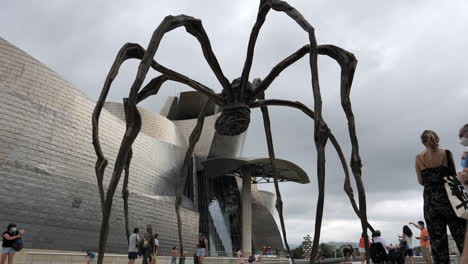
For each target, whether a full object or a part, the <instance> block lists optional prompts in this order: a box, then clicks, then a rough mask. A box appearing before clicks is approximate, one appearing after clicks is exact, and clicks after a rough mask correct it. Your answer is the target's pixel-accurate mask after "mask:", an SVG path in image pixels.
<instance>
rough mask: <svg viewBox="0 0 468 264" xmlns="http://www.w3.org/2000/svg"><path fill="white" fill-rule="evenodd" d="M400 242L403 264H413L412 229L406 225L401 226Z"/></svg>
mask: <svg viewBox="0 0 468 264" xmlns="http://www.w3.org/2000/svg"><path fill="white" fill-rule="evenodd" d="M401 242H402V248H403V256H404V257H405V264H414V250H413V231H411V229H410V228H409V226H407V225H405V226H403V234H402V235H401Z"/></svg>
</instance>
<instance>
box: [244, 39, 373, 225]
mask: <svg viewBox="0 0 468 264" xmlns="http://www.w3.org/2000/svg"><path fill="white" fill-rule="evenodd" d="M317 51H318V53H319V54H320V55H326V56H329V57H331V58H332V59H334V60H336V61H337V62H338V64H339V65H340V67H341V85H340V86H341V88H340V89H341V104H342V107H343V110H344V112H345V114H346V117H347V119H348V130H349V134H350V137H351V144H352V156H351V169H352V171H353V176H354V178H355V181H356V185H357V188H358V195H359V209H360V210H356V209H355V211H356V212H359V214H358V216H359V218H360V219H361V225H362V228H363V232H364V233H365V234H366V233H367V232H366V226H368V227H369V226H370V225H368V224H367V213H366V196H365V189H364V184H363V182H362V178H361V167H362V163H361V158H360V155H359V143H358V140H357V136H356V126H355V122H354V114H353V112H352V108H351V101H350V92H351V85H352V82H353V77H354V72H355V69H356V65H357V60H356V58H355V56H354V55H353V54H352V53H350V52H348V51H346V50H344V49H342V48H339V47H336V46H333V45H319V46H318V47H317ZM308 52H310V45H305V46H303V47H302V48H301V49H299V50H297V51H296V52H295V53H293V54H292V55H290V56H289V57H287V58H286V59H284V60H282V61H281V62H280V63H278V64H277V65H276V66H275V67H273V69H272V70H271V71H270V73H269V74H268V75H267V76H266V78H265V79H264V80H263V81H262V82H261V83H260V84H258V86H257V87H256V88H255V89H254V90H253V94H252V98H251V99H250V101H249V103H252V102H253V101H254V100H255V99H256V98H258V96H259V95H260V94H261V93H263V92H264V91H265V90H266V89H268V87H269V86H270V84H271V83H272V82H273V81H274V80H275V78H276V77H278V75H279V74H280V73H281V72H282V71H283V70H284V69H286V68H287V67H289V66H290V65H291V64H293V63H294V62H296V61H298V60H299V59H300V58H302V57H303V56H304V55H305V54H307V53H308ZM332 143H333V142H332ZM345 190H348V191H347V194H348V196H349V197H350V199H351V196H350V195H352V188H351V185H350V182H349V180H346V181H345ZM352 200H354V198H353V199H352ZM354 207H355V206H354V205H353V208H354ZM369 229H370V230H371V231H372V230H373V229H372V228H369Z"/></svg>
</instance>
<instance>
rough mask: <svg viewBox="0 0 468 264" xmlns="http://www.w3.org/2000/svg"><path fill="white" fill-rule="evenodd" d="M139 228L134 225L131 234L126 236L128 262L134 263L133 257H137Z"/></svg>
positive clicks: (129, 263)
mask: <svg viewBox="0 0 468 264" xmlns="http://www.w3.org/2000/svg"><path fill="white" fill-rule="evenodd" d="M139 232H140V230H139V229H138V228H137V227H135V228H134V229H133V234H131V235H130V237H129V238H128V264H134V263H135V259H137V258H138V241H140V235H139V234H138V233H139Z"/></svg>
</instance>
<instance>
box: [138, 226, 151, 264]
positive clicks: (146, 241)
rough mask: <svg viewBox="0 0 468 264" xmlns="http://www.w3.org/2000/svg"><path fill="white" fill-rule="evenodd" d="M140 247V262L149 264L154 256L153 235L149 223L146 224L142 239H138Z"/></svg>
mask: <svg viewBox="0 0 468 264" xmlns="http://www.w3.org/2000/svg"><path fill="white" fill-rule="evenodd" d="M140 248H141V250H142V253H143V261H142V264H150V263H151V261H152V259H153V258H154V254H153V253H154V236H153V227H152V226H151V225H147V226H146V234H145V236H143V239H142V240H140Z"/></svg>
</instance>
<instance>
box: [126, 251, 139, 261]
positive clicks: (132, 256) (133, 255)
mask: <svg viewBox="0 0 468 264" xmlns="http://www.w3.org/2000/svg"><path fill="white" fill-rule="evenodd" d="M137 258H138V252H128V259H137Z"/></svg>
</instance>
